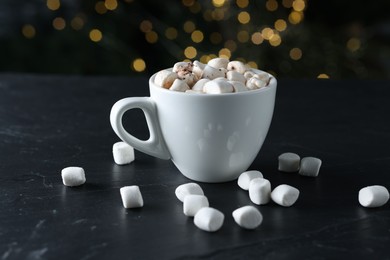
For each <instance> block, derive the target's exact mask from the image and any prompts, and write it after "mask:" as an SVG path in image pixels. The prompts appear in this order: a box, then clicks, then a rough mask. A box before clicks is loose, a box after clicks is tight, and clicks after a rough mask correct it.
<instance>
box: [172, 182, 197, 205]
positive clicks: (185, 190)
mask: <svg viewBox="0 0 390 260" xmlns="http://www.w3.org/2000/svg"><path fill="white" fill-rule="evenodd" d="M175 194H176V197H177V198H178V199H179V200H180V201H181V202H183V201H184V198H185V197H186V196H187V195H204V193H203V190H202V188H201V187H200V186H199V185H198V184H196V183H194V182H189V183H186V184H182V185H180V186H178V187H177V188H176V190H175Z"/></svg>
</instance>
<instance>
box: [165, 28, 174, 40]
mask: <svg viewBox="0 0 390 260" xmlns="http://www.w3.org/2000/svg"><path fill="white" fill-rule="evenodd" d="M165 37H167V39H168V40H174V39H176V38H177V30H176V28H174V27H168V28H167V29H166V30H165Z"/></svg>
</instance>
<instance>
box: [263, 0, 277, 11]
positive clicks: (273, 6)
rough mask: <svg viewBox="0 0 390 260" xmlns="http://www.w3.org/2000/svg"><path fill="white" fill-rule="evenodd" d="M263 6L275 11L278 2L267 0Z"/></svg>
mask: <svg viewBox="0 0 390 260" xmlns="http://www.w3.org/2000/svg"><path fill="white" fill-rule="evenodd" d="M265 8H267V10H268V11H270V12H273V11H276V10H277V9H278V2H276V0H267V2H266V3H265Z"/></svg>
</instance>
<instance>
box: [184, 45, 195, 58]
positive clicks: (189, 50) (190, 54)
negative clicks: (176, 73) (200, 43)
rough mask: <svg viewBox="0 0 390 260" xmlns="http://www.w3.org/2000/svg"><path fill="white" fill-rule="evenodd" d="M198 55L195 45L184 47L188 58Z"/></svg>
mask: <svg viewBox="0 0 390 260" xmlns="http://www.w3.org/2000/svg"><path fill="white" fill-rule="evenodd" d="M196 55H197V51H196V49H195V47H193V46H188V47H187V48H185V49H184V56H186V58H188V59H193V58H195V57H196Z"/></svg>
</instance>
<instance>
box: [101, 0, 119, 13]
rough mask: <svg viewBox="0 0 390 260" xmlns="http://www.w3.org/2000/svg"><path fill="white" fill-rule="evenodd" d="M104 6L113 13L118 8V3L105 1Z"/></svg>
mask: <svg viewBox="0 0 390 260" xmlns="http://www.w3.org/2000/svg"><path fill="white" fill-rule="evenodd" d="M104 5H105V6H106V8H107V9H108V10H110V11H114V10H115V9H116V8H117V7H118V2H117V1H116V0H105V1H104Z"/></svg>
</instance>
